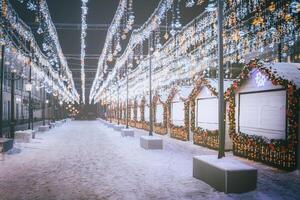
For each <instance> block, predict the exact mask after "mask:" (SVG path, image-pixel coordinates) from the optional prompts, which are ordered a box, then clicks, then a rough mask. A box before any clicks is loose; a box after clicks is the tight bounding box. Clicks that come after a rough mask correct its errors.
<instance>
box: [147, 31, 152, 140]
mask: <svg viewBox="0 0 300 200" xmlns="http://www.w3.org/2000/svg"><path fill="white" fill-rule="evenodd" d="M151 46H152V45H151V34H150V36H149V47H148V48H149V49H148V54H149V104H150V105H149V115H150V116H149V117H150V118H149V136H153V122H152V59H151V51H152V50H153V49H152V47H151Z"/></svg>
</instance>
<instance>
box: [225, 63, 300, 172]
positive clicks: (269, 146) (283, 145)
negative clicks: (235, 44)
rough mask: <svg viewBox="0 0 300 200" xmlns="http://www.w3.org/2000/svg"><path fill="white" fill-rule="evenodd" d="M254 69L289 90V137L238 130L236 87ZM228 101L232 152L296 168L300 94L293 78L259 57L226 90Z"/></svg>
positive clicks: (274, 164)
mask: <svg viewBox="0 0 300 200" xmlns="http://www.w3.org/2000/svg"><path fill="white" fill-rule="evenodd" d="M253 69H258V70H259V71H260V72H261V73H263V74H264V75H265V76H266V77H267V78H268V80H270V81H271V82H272V83H273V85H280V86H282V87H283V88H285V89H286V90H287V104H288V105H287V106H288V108H287V115H286V116H287V123H288V125H287V128H288V129H287V140H270V139H268V138H265V137H262V136H257V135H255V133H253V135H248V134H244V133H241V132H239V133H237V131H236V122H235V106H236V105H235V91H236V90H237V88H239V87H240V86H241V85H242V84H243V83H244V82H245V81H246V80H247V79H248V78H249V76H250V72H251V71H252V70H253ZM225 97H226V99H228V101H229V108H228V112H227V113H228V119H229V130H230V137H231V138H232V140H233V153H234V155H237V156H242V157H245V158H248V159H250V160H255V161H260V162H263V163H266V164H268V165H272V166H274V167H277V168H281V169H285V170H293V169H295V168H296V151H297V131H298V114H297V110H298V97H299V94H298V92H297V90H296V86H295V84H294V83H293V82H291V81H288V80H285V79H283V78H281V77H280V76H279V75H278V74H277V73H276V72H272V71H271V70H270V68H267V67H264V65H263V63H261V62H259V61H258V60H253V61H251V62H250V63H249V64H248V65H246V66H245V67H244V69H243V70H242V73H241V74H240V76H239V79H238V80H236V81H235V82H234V84H233V85H232V86H231V87H230V88H229V89H228V90H227V92H226V95H225Z"/></svg>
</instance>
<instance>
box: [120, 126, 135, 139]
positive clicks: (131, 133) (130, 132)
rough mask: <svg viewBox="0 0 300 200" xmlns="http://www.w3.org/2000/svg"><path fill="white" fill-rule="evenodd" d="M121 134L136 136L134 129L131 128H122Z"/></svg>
mask: <svg viewBox="0 0 300 200" xmlns="http://www.w3.org/2000/svg"><path fill="white" fill-rule="evenodd" d="M121 135H122V136H123V137H127V136H130V137H134V130H133V129H129V128H125V129H122V130H121Z"/></svg>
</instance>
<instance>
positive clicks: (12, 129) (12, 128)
mask: <svg viewBox="0 0 300 200" xmlns="http://www.w3.org/2000/svg"><path fill="white" fill-rule="evenodd" d="M5 76H6V79H7V80H10V81H11V86H10V94H11V105H10V106H11V107H10V108H11V119H10V131H9V132H10V133H9V138H12V139H14V138H15V125H16V122H15V81H16V80H20V79H21V76H20V75H19V74H17V70H16V69H15V68H12V69H11V71H10V73H9V72H7V73H6V74H5Z"/></svg>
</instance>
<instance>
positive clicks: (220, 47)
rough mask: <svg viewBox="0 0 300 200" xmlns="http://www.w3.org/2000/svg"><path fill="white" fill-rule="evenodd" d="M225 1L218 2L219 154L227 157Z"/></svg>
mask: <svg viewBox="0 0 300 200" xmlns="http://www.w3.org/2000/svg"><path fill="white" fill-rule="evenodd" d="M223 5H224V2H223V0H218V62H219V63H218V65H219V82H218V85H219V94H218V101H219V153H218V158H222V157H224V156H225V121H224V120H225V114H224V113H225V105H224V66H223Z"/></svg>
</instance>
